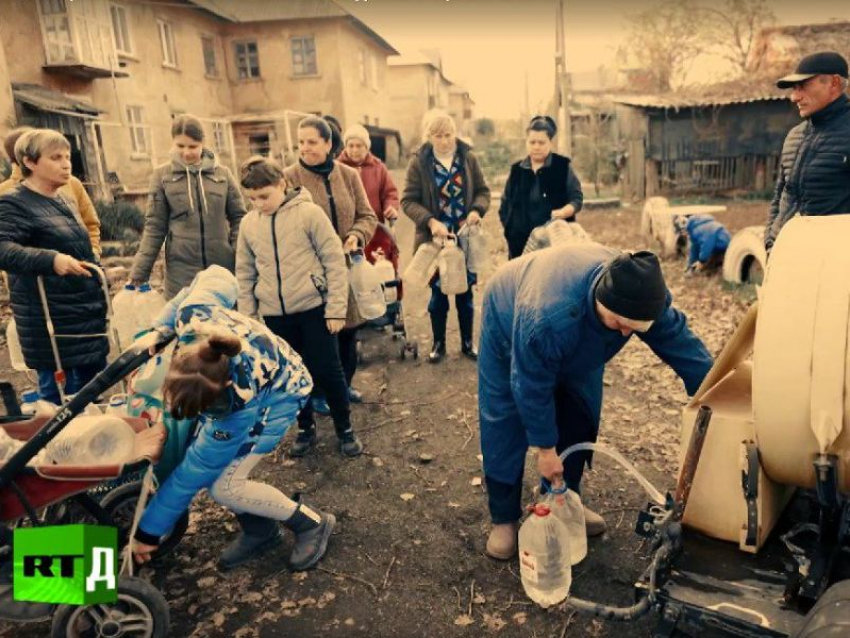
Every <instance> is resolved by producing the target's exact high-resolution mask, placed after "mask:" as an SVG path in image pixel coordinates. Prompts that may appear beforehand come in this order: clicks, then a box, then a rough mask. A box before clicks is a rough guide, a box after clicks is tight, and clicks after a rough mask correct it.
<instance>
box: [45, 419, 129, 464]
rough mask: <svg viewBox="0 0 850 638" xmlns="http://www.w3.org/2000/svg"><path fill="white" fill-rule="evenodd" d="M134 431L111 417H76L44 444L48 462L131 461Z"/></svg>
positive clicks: (101, 462)
mask: <svg viewBox="0 0 850 638" xmlns="http://www.w3.org/2000/svg"><path fill="white" fill-rule="evenodd" d="M135 441H136V433H135V431H134V430H133V428H132V426H130V424H128V423H127V422H126V421H123V420H122V419H119V418H118V417H115V416H109V415H105V414H101V415H99V416H78V417H77V418H75V419H73V420H72V421H71V422H70V423H69V424H68V425H67V426H66V427H65V429H64V430H62V431H61V432H60V433H59V434H58V435H56V438H55V439H53V440H52V441H51V442H50V443H48V444H47V445H46V446H45V449H44V452H45V453H44V462H45V463H47V464H51V465H89V466H98V465H112V464H120V463H127V462H129V461H131V460H132V457H133V450H134V447H135Z"/></svg>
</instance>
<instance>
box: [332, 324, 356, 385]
mask: <svg viewBox="0 0 850 638" xmlns="http://www.w3.org/2000/svg"><path fill="white" fill-rule="evenodd" d="M337 342H338V343H339V359H340V361H341V362H342V371H343V372H344V373H345V383H346V385H349V386H350V385H351V380H352V379H353V378H354V373H355V372H357V328H345V329H344V330H340V331H339V334H338V335H337Z"/></svg>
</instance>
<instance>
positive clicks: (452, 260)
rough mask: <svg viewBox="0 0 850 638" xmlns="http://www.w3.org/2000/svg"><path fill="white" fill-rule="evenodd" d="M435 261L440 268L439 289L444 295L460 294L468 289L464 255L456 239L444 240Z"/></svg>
mask: <svg viewBox="0 0 850 638" xmlns="http://www.w3.org/2000/svg"><path fill="white" fill-rule="evenodd" d="M437 261H438V264H439V269H440V290H441V291H442V292H443V294H444V295H462V294H463V293H465V292H466V291H467V290H469V280H468V279H467V277H466V255H464V254H463V251H462V250H461V249H460V246H458V245H457V240H456V239H453V238H449V239H447V240H446V245H445V246H443V249H442V250H441V251H440V257H439V259H438V260H437Z"/></svg>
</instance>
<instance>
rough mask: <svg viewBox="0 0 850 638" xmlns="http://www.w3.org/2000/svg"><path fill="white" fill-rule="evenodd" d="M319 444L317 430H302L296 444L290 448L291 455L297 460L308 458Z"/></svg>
mask: <svg viewBox="0 0 850 638" xmlns="http://www.w3.org/2000/svg"><path fill="white" fill-rule="evenodd" d="M318 442H319V437H318V436H317V435H316V428H310V429H308V430H300V431H299V432H298V436H297V437H296V438H295V443H293V444H292V446H291V447H290V448H289V455H290V456H294V457H296V458H299V457H302V456H306V455H307V453H308V452H311V451H312V450H313V448H315V447H316V444H317V443H318Z"/></svg>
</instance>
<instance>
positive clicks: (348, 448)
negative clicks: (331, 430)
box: [339, 430, 363, 458]
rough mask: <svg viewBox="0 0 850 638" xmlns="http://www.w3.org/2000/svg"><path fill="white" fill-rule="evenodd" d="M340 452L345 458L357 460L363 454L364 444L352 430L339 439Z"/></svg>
mask: <svg viewBox="0 0 850 638" xmlns="http://www.w3.org/2000/svg"><path fill="white" fill-rule="evenodd" d="M339 451H340V452H341V453H342V455H343V456H347V457H349V458H355V457H358V456H360V455H361V454H363V443H362V442H361V441H360V439H358V438H357V435H356V434H354V432H352V431H351V430H348V432H344V433H343V434H342V435H341V436H340V437H339Z"/></svg>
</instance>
